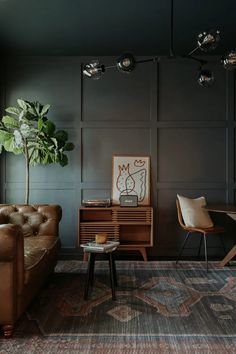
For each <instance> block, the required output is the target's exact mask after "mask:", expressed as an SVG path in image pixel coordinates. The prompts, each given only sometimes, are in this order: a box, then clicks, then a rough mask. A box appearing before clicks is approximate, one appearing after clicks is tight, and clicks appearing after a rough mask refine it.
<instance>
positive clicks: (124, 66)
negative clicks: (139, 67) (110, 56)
mask: <svg viewBox="0 0 236 354" xmlns="http://www.w3.org/2000/svg"><path fill="white" fill-rule="evenodd" d="M135 64H136V62H135V59H134V56H133V55H132V54H130V53H125V54H123V55H121V56H120V57H119V58H118V59H117V61H116V66H117V69H118V70H119V71H121V72H125V73H130V72H131V71H133V70H134V68H135Z"/></svg>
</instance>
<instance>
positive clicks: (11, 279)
mask: <svg viewBox="0 0 236 354" xmlns="http://www.w3.org/2000/svg"><path fill="white" fill-rule="evenodd" d="M61 215H62V211H61V207H60V206H59V205H46V204H45V205H9V204H0V326H2V328H3V331H4V336H5V337H9V336H11V335H12V332H13V327H14V323H15V322H16V320H17V319H18V318H19V316H20V315H21V314H22V313H23V312H24V311H25V309H26V307H27V306H28V304H29V303H30V301H31V300H32V298H33V297H34V295H35V294H36V293H37V292H38V290H39V288H40V287H41V285H42V284H43V282H44V280H45V279H46V278H47V276H48V275H49V274H50V273H52V272H53V270H54V267H55V265H56V261H57V251H58V247H59V237H58V226H59V222H60V220H61Z"/></svg>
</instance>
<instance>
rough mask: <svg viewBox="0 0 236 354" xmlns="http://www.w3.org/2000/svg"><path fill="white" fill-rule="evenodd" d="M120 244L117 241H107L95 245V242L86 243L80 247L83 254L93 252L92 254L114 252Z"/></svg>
mask: <svg viewBox="0 0 236 354" xmlns="http://www.w3.org/2000/svg"><path fill="white" fill-rule="evenodd" d="M119 244H120V242H118V241H107V242H105V243H96V242H95V241H91V242H87V243H84V244H82V245H81V247H83V249H84V251H85V252H89V251H94V252H108V251H111V250H115V249H116V248H117V246H119Z"/></svg>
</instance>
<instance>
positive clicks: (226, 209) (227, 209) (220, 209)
mask: <svg viewBox="0 0 236 354" xmlns="http://www.w3.org/2000/svg"><path fill="white" fill-rule="evenodd" d="M203 208H204V209H206V210H208V211H214V212H216V213H225V214H227V215H229V216H230V217H231V218H232V219H234V220H235V221H236V205H229V204H221V205H220V204H219V205H206V206H204V207H203ZM234 256H236V245H235V246H234V247H233V248H232V249H231V250H230V251H229V252H228V253H227V255H226V256H225V258H224V259H223V260H222V261H221V262H220V265H221V266H222V267H224V266H225V265H226V264H227V263H228V262H229V261H231V259H232V258H233V257H234Z"/></svg>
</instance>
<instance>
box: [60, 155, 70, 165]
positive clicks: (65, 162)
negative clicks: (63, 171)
mask: <svg viewBox="0 0 236 354" xmlns="http://www.w3.org/2000/svg"><path fill="white" fill-rule="evenodd" d="M59 164H60V165H61V166H62V167H64V166H66V165H67V164H68V157H67V156H66V155H65V154H62V157H61V158H60V160H59Z"/></svg>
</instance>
